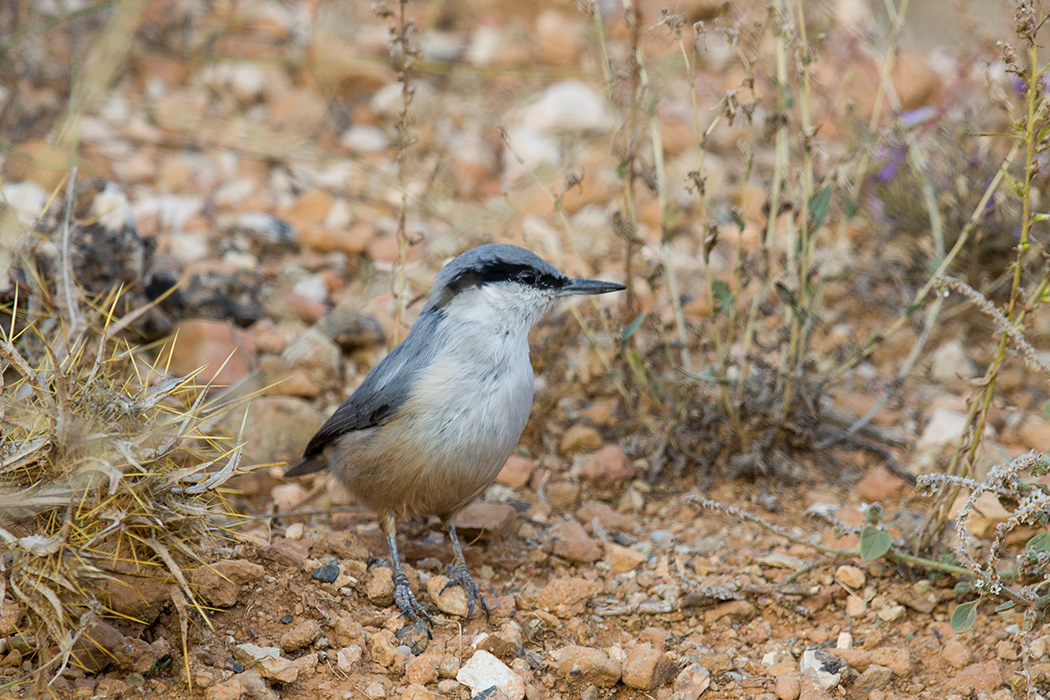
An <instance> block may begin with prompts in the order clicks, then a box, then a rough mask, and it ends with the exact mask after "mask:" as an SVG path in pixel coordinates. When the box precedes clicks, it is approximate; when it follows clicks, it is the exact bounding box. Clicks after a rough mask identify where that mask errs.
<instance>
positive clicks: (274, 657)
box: [233, 644, 299, 683]
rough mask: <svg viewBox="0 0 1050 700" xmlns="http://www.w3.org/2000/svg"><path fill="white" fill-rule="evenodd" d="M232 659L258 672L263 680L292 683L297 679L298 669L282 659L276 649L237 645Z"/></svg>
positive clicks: (253, 645)
mask: <svg viewBox="0 0 1050 700" xmlns="http://www.w3.org/2000/svg"><path fill="white" fill-rule="evenodd" d="M233 658H235V659H237V660H238V661H240V662H241V663H242V664H244V665H245V666H250V667H251V668H254V669H256V670H258V672H259V674H260V675H261V676H262V677H263V678H267V679H269V680H272V681H277V682H278V683H294V682H295V680H296V679H297V678H298V677H299V669H298V667H297V666H296V665H295V664H294V663H292V662H291V661H290V660H288V659H286V658H284V657H282V656H281V650H280V649H278V648H277V647H260V646H256V645H255V644H238V645H237V646H236V647H234V648H233Z"/></svg>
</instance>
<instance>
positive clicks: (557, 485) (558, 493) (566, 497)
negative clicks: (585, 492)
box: [544, 481, 581, 511]
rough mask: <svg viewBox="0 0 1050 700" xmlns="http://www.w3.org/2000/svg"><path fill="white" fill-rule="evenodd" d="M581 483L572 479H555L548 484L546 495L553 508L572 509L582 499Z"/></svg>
mask: <svg viewBox="0 0 1050 700" xmlns="http://www.w3.org/2000/svg"><path fill="white" fill-rule="evenodd" d="M580 491H581V490H580V485H579V484H574V483H573V482H571V481H555V482H553V483H550V484H547V486H546V487H545V488H544V495H546V497H547V503H549V504H550V506H551V508H553V509H554V510H558V511H570V510H572V509H573V508H575V507H576V504H577V502H579V500H580Z"/></svg>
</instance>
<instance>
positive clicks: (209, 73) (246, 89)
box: [200, 62, 266, 102]
mask: <svg viewBox="0 0 1050 700" xmlns="http://www.w3.org/2000/svg"><path fill="white" fill-rule="evenodd" d="M200 78H201V80H202V81H203V82H204V84H205V85H207V86H209V87H211V88H227V89H229V90H230V92H232V93H233V94H234V96H235V97H236V98H237V99H238V100H240V101H241V102H254V101H256V100H257V99H259V98H260V97H262V94H263V91H264V90H265V89H266V74H265V73H263V71H262V70H260V69H259V67H258V66H256V65H255V64H254V63H249V62H244V63H217V64H213V65H210V66H207V67H205V68H204V69H203V70H202V71H201V72H200Z"/></svg>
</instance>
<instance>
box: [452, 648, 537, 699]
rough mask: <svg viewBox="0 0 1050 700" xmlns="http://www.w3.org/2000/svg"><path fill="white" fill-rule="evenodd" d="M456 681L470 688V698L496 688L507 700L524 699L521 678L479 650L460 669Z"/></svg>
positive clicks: (490, 655) (493, 657)
mask: <svg viewBox="0 0 1050 700" xmlns="http://www.w3.org/2000/svg"><path fill="white" fill-rule="evenodd" d="M456 680H457V681H459V682H460V683H462V684H463V685H465V686H467V687H468V688H470V693H471V695H472V696H475V695H477V694H479V693H481V692H483V691H485V690H488V689H489V688H492V687H496V688H498V689H499V690H500V692H501V693H502V694H503V696H504V697H505V698H507V699H508V700H522V698H524V697H525V682H524V681H523V680H522V679H521V676H519V675H518V674H516V673H514V671H512V670H511V669H510V667H509V666H507V664H505V663H503V662H502V661H500V660H499V659H497V658H496V657H495V656H493V655H492V654H490V653H488V652H487V651H484V650H480V649H479V650H478V651H475V652H474V655H473V656H471V657H470V659H469V660H468V661H467V662H466V663H465V664H463V666H461V667H460V669H459V672H458V673H457V674H456Z"/></svg>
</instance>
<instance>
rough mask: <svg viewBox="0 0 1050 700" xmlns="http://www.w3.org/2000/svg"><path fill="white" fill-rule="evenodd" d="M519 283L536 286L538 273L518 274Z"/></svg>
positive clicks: (526, 272) (525, 271)
mask: <svg viewBox="0 0 1050 700" xmlns="http://www.w3.org/2000/svg"><path fill="white" fill-rule="evenodd" d="M518 281H519V282H521V283H522V284H528V285H533V284H536V273H535V272H530V271H528V270H524V271H522V272H519V273H518Z"/></svg>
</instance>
